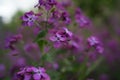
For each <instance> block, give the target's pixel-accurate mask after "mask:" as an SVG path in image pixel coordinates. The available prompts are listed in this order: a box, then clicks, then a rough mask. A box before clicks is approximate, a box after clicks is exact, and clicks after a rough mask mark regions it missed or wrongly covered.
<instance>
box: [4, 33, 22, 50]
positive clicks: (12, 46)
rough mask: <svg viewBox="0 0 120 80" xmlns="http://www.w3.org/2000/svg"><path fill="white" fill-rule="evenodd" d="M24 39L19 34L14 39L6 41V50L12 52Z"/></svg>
mask: <svg viewBox="0 0 120 80" xmlns="http://www.w3.org/2000/svg"><path fill="white" fill-rule="evenodd" d="M21 39H22V35H21V34H17V35H14V36H12V37H10V38H9V39H7V40H6V45H5V47H6V48H9V49H11V50H15V46H14V44H15V43H17V42H18V41H20V40H21Z"/></svg>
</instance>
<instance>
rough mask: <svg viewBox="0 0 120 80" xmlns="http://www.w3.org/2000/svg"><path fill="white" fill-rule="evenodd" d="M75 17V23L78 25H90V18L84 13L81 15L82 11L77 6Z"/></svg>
mask: <svg viewBox="0 0 120 80" xmlns="http://www.w3.org/2000/svg"><path fill="white" fill-rule="evenodd" d="M75 19H76V23H77V24H79V26H80V27H84V26H89V25H90V20H89V19H88V18H87V17H86V16H85V15H83V13H82V12H81V10H80V9H79V8H78V9H77V10H76V13H75Z"/></svg>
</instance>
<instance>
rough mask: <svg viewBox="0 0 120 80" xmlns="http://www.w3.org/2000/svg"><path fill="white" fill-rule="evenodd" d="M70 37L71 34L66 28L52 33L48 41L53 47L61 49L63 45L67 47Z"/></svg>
mask: <svg viewBox="0 0 120 80" xmlns="http://www.w3.org/2000/svg"><path fill="white" fill-rule="evenodd" d="M72 36H73V34H72V32H70V31H69V30H68V29H67V28H62V29H60V30H55V31H53V32H52V35H51V36H50V38H49V39H50V40H51V41H52V42H54V47H61V46H63V45H68V44H69V41H70V40H71V39H72Z"/></svg>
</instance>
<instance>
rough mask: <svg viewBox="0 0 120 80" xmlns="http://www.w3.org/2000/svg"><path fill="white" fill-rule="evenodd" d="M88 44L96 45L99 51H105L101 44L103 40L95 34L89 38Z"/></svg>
mask: <svg viewBox="0 0 120 80" xmlns="http://www.w3.org/2000/svg"><path fill="white" fill-rule="evenodd" d="M87 41H88V44H89V45H90V46H91V47H95V49H96V50H97V51H98V52H99V53H103V51H104V49H103V47H102V46H101V42H100V41H99V40H98V39H97V38H96V37H94V36H91V37H89V38H88V39H87Z"/></svg>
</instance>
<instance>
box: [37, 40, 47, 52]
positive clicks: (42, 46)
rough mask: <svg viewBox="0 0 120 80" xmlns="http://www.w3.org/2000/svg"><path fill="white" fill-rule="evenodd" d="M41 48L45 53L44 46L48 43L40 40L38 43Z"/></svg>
mask: <svg viewBox="0 0 120 80" xmlns="http://www.w3.org/2000/svg"><path fill="white" fill-rule="evenodd" d="M37 43H38V45H39V47H40V50H41V51H43V50H44V46H45V45H46V44H47V43H48V42H47V41H46V40H38V41H37Z"/></svg>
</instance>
